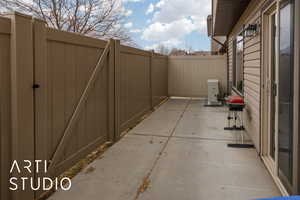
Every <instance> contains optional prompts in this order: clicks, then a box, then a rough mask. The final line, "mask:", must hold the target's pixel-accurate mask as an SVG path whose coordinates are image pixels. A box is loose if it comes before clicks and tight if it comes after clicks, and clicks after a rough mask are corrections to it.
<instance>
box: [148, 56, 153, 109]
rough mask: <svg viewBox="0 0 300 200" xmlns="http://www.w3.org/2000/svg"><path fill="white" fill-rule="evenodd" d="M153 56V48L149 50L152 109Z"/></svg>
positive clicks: (151, 104) (151, 103)
mask: <svg viewBox="0 0 300 200" xmlns="http://www.w3.org/2000/svg"><path fill="white" fill-rule="evenodd" d="M153 56H154V50H152V51H150V73H149V75H150V109H151V110H153V109H154V105H153V83H152V82H153V70H152V68H153V67H152V65H153Z"/></svg>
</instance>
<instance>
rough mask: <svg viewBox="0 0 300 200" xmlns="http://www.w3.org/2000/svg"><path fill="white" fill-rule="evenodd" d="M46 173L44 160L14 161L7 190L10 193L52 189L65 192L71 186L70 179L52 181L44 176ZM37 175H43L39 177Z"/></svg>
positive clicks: (46, 165)
mask: <svg viewBox="0 0 300 200" xmlns="http://www.w3.org/2000/svg"><path fill="white" fill-rule="evenodd" d="M47 172H48V162H47V161H46V160H45V161H43V160H35V161H30V160H24V161H22V162H18V161H16V160H14V161H13V162H12V165H11V168H10V175H11V178H10V179H9V189H10V190H12V191H17V190H28V189H29V190H33V191H37V190H39V191H49V190H52V189H54V190H58V189H59V188H61V189H62V190H65V191H67V190H70V188H71V186H72V182H71V179H70V178H68V177H64V178H61V179H58V178H55V179H52V178H50V177H45V176H44V175H45V174H47ZM39 174H44V175H43V176H42V177H39ZM24 175H25V176H24ZM33 177H35V178H33Z"/></svg>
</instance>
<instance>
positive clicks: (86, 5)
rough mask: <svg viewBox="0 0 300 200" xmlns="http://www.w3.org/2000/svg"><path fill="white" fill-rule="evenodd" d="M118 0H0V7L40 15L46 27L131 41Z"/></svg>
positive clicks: (102, 37)
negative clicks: (123, 24)
mask: <svg viewBox="0 0 300 200" xmlns="http://www.w3.org/2000/svg"><path fill="white" fill-rule="evenodd" d="M118 1H119V0H0V7H3V8H6V10H7V11H19V12H22V13H25V14H29V15H33V16H34V17H37V18H41V19H43V20H44V21H45V22H46V23H47V25H48V26H49V27H52V28H56V29H59V30H65V31H69V32H76V33H80V34H84V35H89V36H92V37H98V38H101V39H108V38H115V39H120V40H121V42H127V43H128V42H132V40H131V38H130V36H129V34H128V33H127V31H126V29H124V28H123V26H122V25H121V24H122V21H123V19H124V15H123V13H122V12H121V7H120V5H118V3H117V2H118Z"/></svg>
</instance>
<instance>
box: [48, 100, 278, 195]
mask: <svg viewBox="0 0 300 200" xmlns="http://www.w3.org/2000/svg"><path fill="white" fill-rule="evenodd" d="M203 104H204V103H203V102H202V101H200V100H190V99H170V100H169V101H168V102H166V103H165V104H163V105H162V106H161V107H160V108H159V109H157V110H156V111H155V112H154V113H153V114H151V115H150V116H149V117H148V118H147V119H145V120H144V121H143V122H142V123H140V124H139V125H138V126H136V127H135V128H134V129H132V130H131V131H130V132H129V134H128V135H127V136H125V137H124V138H123V139H121V140H120V141H119V142H118V143H117V144H115V145H113V146H112V147H111V148H110V149H109V150H108V151H107V152H105V153H104V155H103V158H101V159H99V160H95V161H94V162H93V163H92V164H91V165H90V166H89V167H88V168H91V167H92V168H93V169H94V170H93V171H92V170H90V172H88V171H87V170H86V171H83V172H82V173H80V174H79V175H78V176H76V177H75V178H74V179H73V180H72V188H71V190H70V191H58V192H56V193H55V194H54V195H53V196H52V197H51V198H50V199H51V200H83V199H85V200H127V199H128V200H134V199H139V200H166V199H172V200H247V199H254V198H263V197H272V196H279V195H280V194H279V191H278V190H277V188H276V186H275V184H274V183H273V181H272V178H271V177H270V175H269V174H268V172H267V170H266V169H265V167H264V165H263V163H262V162H261V160H260V159H259V157H258V156H257V153H256V151H255V150H254V149H232V148H228V147H227V143H228V142H235V140H236V137H237V133H234V132H228V131H224V130H223V128H224V126H225V125H226V108H225V107H218V108H212V107H204V106H203ZM143 190H145V191H144V192H141V191H143Z"/></svg>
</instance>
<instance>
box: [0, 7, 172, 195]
mask: <svg viewBox="0 0 300 200" xmlns="http://www.w3.org/2000/svg"><path fill="white" fill-rule="evenodd" d="M167 77H168V58H167V57H166V56H162V55H158V54H155V53H153V52H148V51H142V50H139V49H135V48H131V47H126V46H122V45H120V43H119V41H115V40H110V41H109V42H107V41H102V40H99V39H95V38H89V37H85V36H81V35H77V34H72V33H68V32H63V31H59V30H55V29H51V28H48V27H47V26H46V25H45V23H44V22H43V21H40V20H37V19H32V18H31V17H29V16H25V15H21V14H18V13H14V14H13V15H11V16H9V17H8V18H0V89H1V90H0V95H1V96H0V97H1V104H0V106H1V107H0V111H1V112H0V133H1V135H0V145H1V146H0V156H1V157H0V159H1V165H0V179H1V181H0V199H3V200H4V199H5V200H6V199H7V200H31V199H34V198H35V197H36V196H37V195H38V194H39V193H38V192H36V193H35V192H33V191H32V190H30V189H26V190H24V191H21V190H18V191H14V192H11V191H9V189H8V187H9V178H10V177H11V176H17V177H21V176H23V177H32V178H33V179H36V178H37V177H42V176H50V177H52V178H54V177H57V176H59V175H60V174H61V173H62V172H64V171H65V170H66V169H68V168H70V167H71V166H73V165H74V164H75V163H76V162H78V161H79V160H80V159H81V158H83V157H84V156H86V155H87V154H88V153H90V152H91V151H93V150H94V149H95V148H96V147H98V146H100V145H101V144H103V143H105V142H107V141H110V142H115V141H117V140H118V139H119V138H120V135H121V132H122V131H124V130H126V129H127V128H128V127H131V126H133V125H134V124H135V123H136V122H137V121H138V120H139V119H140V118H141V116H143V115H144V114H145V113H146V112H148V111H149V110H151V109H153V107H155V106H156V105H158V104H159V103H160V102H162V101H163V100H164V99H165V98H166V97H167V96H168V78H167ZM13 160H17V161H18V162H20V163H21V164H22V161H23V160H30V161H34V160H47V161H48V173H47V174H37V173H35V174H29V173H28V172H26V171H22V172H21V173H20V174H10V173H9V170H10V167H11V164H12V161H13ZM112 167H113V166H112Z"/></svg>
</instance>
